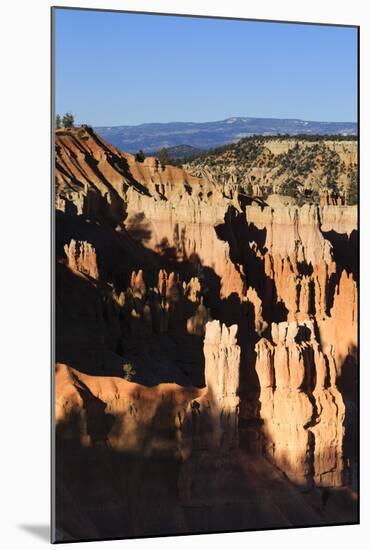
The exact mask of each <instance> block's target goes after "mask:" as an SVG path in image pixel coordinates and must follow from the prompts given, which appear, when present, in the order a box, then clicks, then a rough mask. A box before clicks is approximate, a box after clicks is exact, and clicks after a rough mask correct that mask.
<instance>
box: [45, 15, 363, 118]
mask: <svg viewBox="0 0 369 550" xmlns="http://www.w3.org/2000/svg"><path fill="white" fill-rule="evenodd" d="M55 21H56V110H57V112H58V113H61V114H63V113H64V112H66V111H71V112H73V113H74V114H75V118H76V122H77V123H88V124H91V125H94V126H99V125H100V126H105V125H107V126H108V125H121V124H141V123H143V122H170V121H192V122H208V121H214V120H222V119H224V118H227V117H230V116H248V117H252V116H255V117H277V118H302V119H305V120H323V121H341V122H344V121H347V122H354V121H356V109H357V77H356V70H357V42H356V33H357V31H356V29H354V28H345V27H328V26H315V25H296V24H283V23H264V22H254V21H233V20H219V19H196V18H187V17H175V16H158V15H155V16H154V15H141V14H126V13H119V12H115V13H111V12H98V11H82V10H62V9H58V10H56V16H55Z"/></svg>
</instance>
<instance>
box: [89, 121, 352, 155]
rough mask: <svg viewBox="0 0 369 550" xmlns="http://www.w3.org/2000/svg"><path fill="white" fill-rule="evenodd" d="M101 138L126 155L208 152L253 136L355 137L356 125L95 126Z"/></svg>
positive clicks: (294, 122)
mask: <svg viewBox="0 0 369 550" xmlns="http://www.w3.org/2000/svg"><path fill="white" fill-rule="evenodd" d="M94 129H95V130H96V132H98V134H99V135H101V137H102V138H103V139H105V140H106V141H108V142H109V143H111V144H112V145H115V146H116V147H118V148H119V149H122V150H123V151H128V152H130V153H135V152H137V151H138V150H139V149H143V150H144V151H145V152H152V151H158V150H159V149H161V148H162V147H176V146H179V145H180V146H183V144H186V145H187V146H191V147H196V148H198V149H209V148H212V147H218V146H220V145H224V144H227V143H233V142H236V141H238V140H239V139H241V138H243V137H247V136H252V135H264V136H265V135H277V134H289V135H291V136H293V135H298V134H320V135H324V134H332V135H333V134H343V135H356V134H357V124H356V123H355V122H319V121H318V122H314V121H307V120H299V119H284V118H255V117H231V118H226V119H225V120H220V121H215V122H165V123H145V124H140V125H138V126H95V127H94Z"/></svg>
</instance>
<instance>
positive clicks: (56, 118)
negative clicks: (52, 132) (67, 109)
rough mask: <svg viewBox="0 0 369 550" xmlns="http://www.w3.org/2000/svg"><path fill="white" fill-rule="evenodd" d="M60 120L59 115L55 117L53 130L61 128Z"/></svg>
mask: <svg viewBox="0 0 369 550" xmlns="http://www.w3.org/2000/svg"><path fill="white" fill-rule="evenodd" d="M61 125H62V120H61V116H60V115H56V117H55V128H61Z"/></svg>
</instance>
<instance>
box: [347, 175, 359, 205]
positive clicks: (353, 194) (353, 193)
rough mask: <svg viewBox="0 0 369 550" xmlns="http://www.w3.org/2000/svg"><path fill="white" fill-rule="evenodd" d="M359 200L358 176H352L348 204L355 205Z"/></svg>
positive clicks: (348, 190) (348, 191)
mask: <svg viewBox="0 0 369 550" xmlns="http://www.w3.org/2000/svg"><path fill="white" fill-rule="evenodd" d="M357 202H358V193H357V181H356V177H354V176H353V177H351V179H350V184H349V186H348V189H347V204H350V205H353V204H357Z"/></svg>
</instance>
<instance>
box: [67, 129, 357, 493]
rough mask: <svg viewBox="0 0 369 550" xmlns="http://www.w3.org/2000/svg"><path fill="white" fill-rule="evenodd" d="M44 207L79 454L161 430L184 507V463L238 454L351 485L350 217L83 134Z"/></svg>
mask: <svg viewBox="0 0 369 550" xmlns="http://www.w3.org/2000/svg"><path fill="white" fill-rule="evenodd" d="M56 209H57V214H56V221H57V243H56V252H57V268H56V292H57V327H56V328H57V360H58V363H59V367H58V373H57V378H56V387H57V396H58V397H57V411H58V412H57V422H58V426H60V429H61V428H62V426H64V425H68V422H69V420H70V419H73V418H74V417H73V415H74V414H75V415H76V418H78V419H79V420H78V422H77V421H76V422H77V424H76V425H78V429H77V428H75V429H77V431H78V430H79V431H80V435H79V436H78V437H79V438H80V439H79V440H80V442H81V444H83V445H87V446H88V445H93V444H99V445H100V444H101V445H105V444H108V445H109V446H111V447H112V448H131V449H136V450H137V449H142V445H143V442H145V441H146V438H147V434H149V433H150V430H153V432H152V433H155V434H156V436H155V437H153V441H151V443H150V445H154V446H155V445H157V446H158V447H160V446H163V445H164V446H166V445H168V438H167V439H166V438H165V436H164V435H163V434H165V433H166V430H169V432H170V433H171V439H170V438H169V439H170V441H171V443H170V445H172V446H173V452H175V453H178V455H179V456H181V457H182V460H183V461H184V470H183V472H184V473H182V474H181V480H182V481H181V484H182V487H183V491H182V492H183V494H184V498H185V499H188V498H190V494H191V491H190V490H189V486H190V485H191V481H189V480H191V479H193V476H194V475H195V474H194V470H193V469H191V468H192V466H191V467H190V466H185V464H186V463H187V464H188V465H189V464H190V463H191V464H193V463H194V462H193V461H194V460H195V462H196V459H197V458H199V457H200V460H203V459H202V458H201V457H209V453H216V454H218V455H219V454H220V455H226V454H227V453H231V452H234V450H235V449H239V448H241V449H248V450H249V451H252V452H253V453H256V454H259V455H263V456H266V457H268V460H270V461H271V462H272V463H273V464H274V465H275V466H276V467H277V468H278V469H280V470H282V471H283V472H284V473H285V474H286V475H287V476H288V478H289V479H290V480H291V481H293V482H294V483H295V484H296V485H298V486H301V487H303V488H311V487H314V486H315V487H320V486H321V487H339V486H342V485H345V484H347V480H348V479H349V478H350V475H352V465H353V463H354V462H355V460H356V457H355V448H354V446H353V443H352V441H353V439H352V438H353V437H354V436H353V435H352V434H351V435H350V437H351V439H350V440H349V441H350V443H349V444H348V443H347V441H348V439H347V437H348V428H347V426H348V425H349V424H350V425H351V426H352V424H353V420H352V418H353V415H355V407H356V368H357V367H356V363H357V360H356V349H357V266H356V261H357V259H356V238H357V237H356V234H357V209H356V207H355V206H350V207H348V206H324V207H320V206H317V205H315V204H306V205H304V206H303V207H298V206H296V205H293V204H290V205H286V204H283V203H278V201H274V203H273V206H271V205H268V204H267V203H264V202H263V201H259V200H256V199H253V198H252V197H249V198H247V199H245V197H241V195H239V194H238V192H237V188H236V187H235V186H231V187H230V188H227V186H225V185H223V183H222V184H221V183H217V181H216V180H215V179H214V178H207V177H197V176H194V175H191V174H190V173H188V172H187V171H186V170H184V169H182V168H177V167H172V166H163V165H161V164H160V162H159V161H158V160H157V159H155V158H153V157H149V158H146V159H145V160H144V161H143V162H139V161H138V160H136V159H135V157H134V156H133V155H129V154H127V153H123V152H121V151H119V150H117V149H116V148H114V147H112V146H110V145H109V144H107V143H105V142H103V140H101V139H100V138H99V137H98V136H97V135H96V134H95V133H94V132H93V131H92V130H90V129H88V128H87V129H74V130H70V131H64V130H63V131H57V133H56ZM91 411H93V412H91ZM165 418H166V420H165ZM68 419H69V420H68ZM107 419H108V420H107ZM155 419H157V420H155ZM349 421H350V422H349ZM95 423H97V425H101V426H102V427H101V428H100V432H99V433H98V434H97V435H96V433H95V434H92V435H91V433H90V432H91V430H92V431H94V428H92V426H93V425H94V424H95ZM101 423H102V424H101ZM72 424H73V423H72ZM152 426H154V428H152ZM158 426H159V428H158ZM68 429H69V428H68ZM123 434H124V435H123ZM158 434H159V435H158ZM160 434H161V435H160ZM135 438H136V439H135ZM137 438H138V439H140V438H141V439H140V443H138V439H137ZM164 440H165V441H166V443H164ZM196 457H197V458H196ZM207 460H209V458H207ZM189 461H190V462H189ZM191 461H192V462H191ZM186 472H187V473H186ZM350 472H351V473H350Z"/></svg>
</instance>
